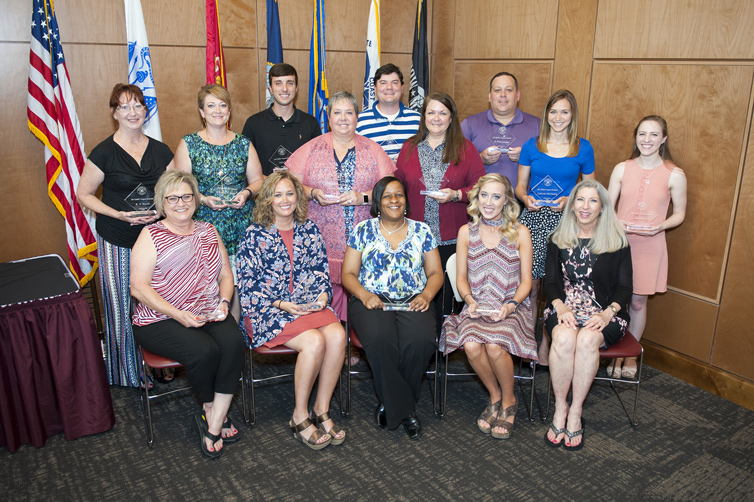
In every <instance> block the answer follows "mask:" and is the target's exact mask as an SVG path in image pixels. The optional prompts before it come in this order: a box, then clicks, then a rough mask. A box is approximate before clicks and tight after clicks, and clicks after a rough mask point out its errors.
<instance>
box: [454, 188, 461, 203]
mask: <svg viewBox="0 0 754 502" xmlns="http://www.w3.org/2000/svg"><path fill="white" fill-rule="evenodd" d="M460 193H461V191H460V190H456V196H455V197H453V202H458V201H460V200H461V195H460Z"/></svg>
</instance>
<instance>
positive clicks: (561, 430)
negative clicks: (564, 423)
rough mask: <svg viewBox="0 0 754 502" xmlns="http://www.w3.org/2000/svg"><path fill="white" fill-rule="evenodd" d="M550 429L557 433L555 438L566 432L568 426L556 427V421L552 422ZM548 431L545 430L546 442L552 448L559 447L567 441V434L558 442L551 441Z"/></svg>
mask: <svg viewBox="0 0 754 502" xmlns="http://www.w3.org/2000/svg"><path fill="white" fill-rule="evenodd" d="M550 430H552V432H554V433H555V439H557V438H558V436H560V435H561V434H563V433H564V432H566V428H565V427H563V428H562V429H556V428H555V423H554V422H550ZM547 432H549V431H547ZM547 432H545V443H547V446H549V447H550V448H558V447H559V446H560V445H561V444H563V442H564V441H565V436H563V439H561V440H560V441H558V442H557V443H553V442H552V441H550V440H549V439H548V438H547Z"/></svg>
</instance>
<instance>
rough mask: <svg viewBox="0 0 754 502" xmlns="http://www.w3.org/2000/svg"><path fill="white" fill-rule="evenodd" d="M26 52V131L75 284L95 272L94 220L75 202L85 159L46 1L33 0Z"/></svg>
mask: <svg viewBox="0 0 754 502" xmlns="http://www.w3.org/2000/svg"><path fill="white" fill-rule="evenodd" d="M33 9H34V10H33V12H32V19H31V50H30V54H29V62H30V64H29V96H28V100H27V116H28V122H29V129H30V130H31V132H32V133H33V134H34V135H35V136H36V137H37V138H39V140H40V141H42V143H44V145H45V166H46V170H47V191H48V194H49V196H50V199H51V200H52V202H53V204H55V207H57V208H58V211H60V214H61V215H62V216H63V218H64V219H65V226H66V236H67V241H68V259H69V267H70V268H71V271H72V272H73V274H74V275H75V277H76V279H77V280H78V281H79V284H81V285H82V286H83V285H84V284H86V283H87V282H88V281H89V279H91V278H92V277H93V276H94V273H95V271H96V270H97V240H96V239H95V237H94V233H93V232H92V228H94V218H93V216H92V215H90V214H87V213H85V212H84V211H83V210H82V209H81V206H79V204H78V202H77V201H76V187H77V186H78V183H79V178H80V176H81V172H82V170H83V169H84V163H85V162H86V157H85V154H84V140H83V139H82V137H81V128H80V127H79V119H78V116H77V115H76V107H75V105H74V103H73V93H72V91H71V83H70V80H69V79H68V69H67V68H66V65H65V57H64V56H63V46H62V45H61V42H60V30H59V29H58V22H57V20H56V19H55V12H54V11H53V10H52V4H51V2H50V0H34V7H33Z"/></svg>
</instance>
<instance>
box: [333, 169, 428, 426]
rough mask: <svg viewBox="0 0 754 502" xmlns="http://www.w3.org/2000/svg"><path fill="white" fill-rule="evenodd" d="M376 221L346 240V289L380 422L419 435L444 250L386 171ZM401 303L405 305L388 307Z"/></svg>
mask: <svg viewBox="0 0 754 502" xmlns="http://www.w3.org/2000/svg"><path fill="white" fill-rule="evenodd" d="M372 195H373V197H372V208H371V213H372V216H375V218H372V219H371V220H366V221H362V222H361V223H359V224H358V225H356V227H354V229H353V232H351V235H350V236H349V238H348V248H347V249H346V254H345V258H344V260H343V274H342V277H343V286H345V288H346V289H347V290H348V292H349V293H350V294H351V295H352V298H351V300H350V302H349V304H348V319H349V320H350V321H351V323H352V324H353V327H354V329H355V330H356V333H358V335H359V339H360V340H361V342H362V344H363V346H364V351H365V352H366V355H367V360H368V361H369V365H370V366H371V367H372V373H373V375H374V386H375V388H376V391H377V397H378V398H379V400H380V403H381V404H379V405H378V406H377V410H376V411H375V420H376V422H377V425H379V426H380V427H388V428H389V429H395V428H396V427H398V425H400V424H401V423H403V427H404V429H405V430H406V433H408V435H409V437H410V438H412V439H415V438H418V437H419V433H420V432H421V424H420V423H419V419H418V418H417V417H416V412H415V409H414V405H415V403H416V400H417V399H418V397H419V389H420V387H421V378H422V375H423V374H424V369H425V368H426V367H427V364H428V363H429V359H430V357H432V354H433V353H434V352H435V349H436V347H437V344H436V341H435V336H436V331H435V313H434V309H433V307H432V298H434V297H435V294H436V293H437V291H438V290H439V289H440V287H441V286H442V282H443V273H442V267H441V266H440V253H439V252H438V251H437V243H436V241H435V238H434V237H433V236H432V232H431V231H430V229H429V227H428V226H427V225H426V224H424V223H422V222H418V221H413V220H409V219H408V218H406V215H407V214H408V213H409V211H410V208H409V206H408V201H407V200H406V186H405V185H404V184H403V183H402V182H401V181H399V180H398V179H397V178H394V177H392V176H386V177H384V178H382V179H381V180H380V181H378V182H377V184H376V185H375V186H374V189H373V190H372ZM395 304H402V305H403V307H404V308H406V309H407V310H398V311H396V310H388V309H389V308H391V305H395Z"/></svg>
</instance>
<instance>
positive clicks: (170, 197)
mask: <svg viewBox="0 0 754 502" xmlns="http://www.w3.org/2000/svg"><path fill="white" fill-rule="evenodd" d="M165 200H166V201H168V204H170V205H171V206H175V205H176V204H178V201H179V200H182V201H183V202H185V203H186V204H188V203H190V202H191V201H193V200H194V194H192V193H187V194H186V195H168V196H167V197H165Z"/></svg>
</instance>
